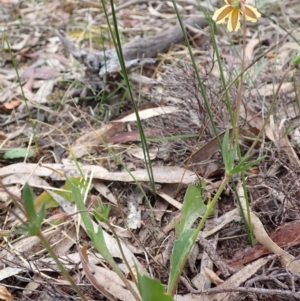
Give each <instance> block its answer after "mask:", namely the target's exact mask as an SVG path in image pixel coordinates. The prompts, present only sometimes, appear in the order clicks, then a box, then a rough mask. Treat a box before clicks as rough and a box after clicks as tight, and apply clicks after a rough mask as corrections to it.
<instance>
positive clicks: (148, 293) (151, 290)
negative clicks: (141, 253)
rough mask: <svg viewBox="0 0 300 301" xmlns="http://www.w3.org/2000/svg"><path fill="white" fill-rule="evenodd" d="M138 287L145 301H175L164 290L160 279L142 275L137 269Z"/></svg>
mask: <svg viewBox="0 0 300 301" xmlns="http://www.w3.org/2000/svg"><path fill="white" fill-rule="evenodd" d="M137 276H138V289H139V292H140V295H141V297H142V300H143V301H173V298H172V297H171V296H170V295H169V294H166V293H165V292H164V287H163V286H162V284H161V282H160V281H159V280H156V279H153V278H150V277H149V276H147V275H142V274H141V273H139V271H137Z"/></svg>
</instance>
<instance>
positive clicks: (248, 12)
mask: <svg viewBox="0 0 300 301" xmlns="http://www.w3.org/2000/svg"><path fill="white" fill-rule="evenodd" d="M245 16H246V20H248V21H251V22H257V19H258V18H260V17H261V14H260V13H259V12H258V11H257V9H256V8H255V7H253V6H251V5H248V4H246V5H245Z"/></svg>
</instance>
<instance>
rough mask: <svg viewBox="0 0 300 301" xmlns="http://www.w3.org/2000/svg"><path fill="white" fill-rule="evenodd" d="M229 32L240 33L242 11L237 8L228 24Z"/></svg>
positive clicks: (231, 14)
mask: <svg viewBox="0 0 300 301" xmlns="http://www.w3.org/2000/svg"><path fill="white" fill-rule="evenodd" d="M227 28H228V30H229V31H238V30H239V28H240V10H239V9H238V8H235V9H233V10H232V12H231V13H230V15H229V20H228V24H227Z"/></svg>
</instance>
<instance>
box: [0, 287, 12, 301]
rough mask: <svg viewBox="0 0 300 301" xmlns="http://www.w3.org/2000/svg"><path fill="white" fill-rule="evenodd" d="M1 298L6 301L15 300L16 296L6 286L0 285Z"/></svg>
mask: <svg viewBox="0 0 300 301" xmlns="http://www.w3.org/2000/svg"><path fill="white" fill-rule="evenodd" d="M0 299H1V300H5V301H12V300H14V297H13V295H12V294H11V293H10V292H9V291H8V290H7V288H6V287H5V286H2V285H0Z"/></svg>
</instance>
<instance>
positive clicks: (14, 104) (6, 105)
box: [3, 98, 22, 110]
mask: <svg viewBox="0 0 300 301" xmlns="http://www.w3.org/2000/svg"><path fill="white" fill-rule="evenodd" d="M21 103H22V101H21V99H19V98H14V99H12V100H10V101H9V102H5V103H4V104H3V107H4V108H5V109H7V110H12V109H14V108H16V107H18V106H19V105H20V104H21Z"/></svg>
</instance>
